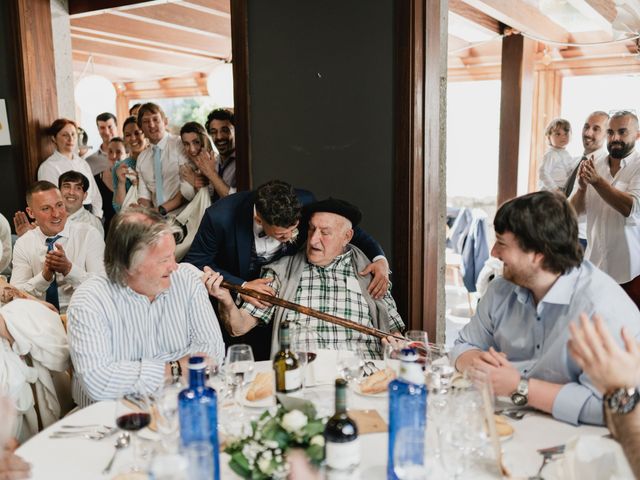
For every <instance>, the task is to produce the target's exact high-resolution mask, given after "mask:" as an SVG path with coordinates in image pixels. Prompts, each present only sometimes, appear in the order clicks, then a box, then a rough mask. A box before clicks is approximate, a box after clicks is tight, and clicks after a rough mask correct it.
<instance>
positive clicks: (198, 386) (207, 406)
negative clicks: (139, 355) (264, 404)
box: [178, 357, 220, 480]
mask: <svg viewBox="0 0 640 480" xmlns="http://www.w3.org/2000/svg"><path fill="white" fill-rule="evenodd" d="M206 366H207V365H206V362H205V360H204V358H203V357H191V358H190V359H189V387H187V388H185V389H184V390H182V391H181V392H180V394H179V395H178V415H179V418H180V441H181V443H182V446H183V447H188V446H189V445H191V444H194V443H201V442H207V441H208V442H210V443H211V447H212V450H213V468H214V475H213V480H220V452H219V446H218V401H217V397H216V392H215V390H214V389H213V388H210V387H207V386H206V385H205V374H204V371H205V367H206Z"/></svg>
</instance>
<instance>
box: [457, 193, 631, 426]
mask: <svg viewBox="0 0 640 480" xmlns="http://www.w3.org/2000/svg"><path fill="white" fill-rule="evenodd" d="M494 226H495V231H496V243H495V245H494V247H493V250H492V256H495V257H497V258H499V259H500V260H502V261H503V263H504V273H503V278H496V279H495V280H493V282H492V283H491V284H490V286H489V289H488V291H487V293H486V295H485V296H484V297H483V298H482V300H481V301H480V303H479V304H478V308H477V311H476V314H475V315H474V316H473V318H472V319H471V322H470V323H469V324H468V325H467V326H466V327H465V328H463V329H462V330H461V331H460V334H459V336H458V339H457V340H456V342H455V346H454V348H453V351H452V352H451V360H452V362H453V363H454V364H455V366H456V368H457V369H458V370H459V371H466V370H470V371H473V370H480V371H482V372H484V373H486V374H487V375H488V378H490V380H491V383H492V385H493V389H494V393H495V394H496V395H498V396H508V397H511V399H512V401H513V402H514V404H516V405H518V406H524V405H530V406H531V407H534V408H536V409H538V410H542V411H544V412H548V413H551V414H552V415H553V416H554V417H555V418H557V419H558V420H562V421H565V422H569V423H572V424H578V423H591V424H598V425H600V424H603V423H604V421H603V416H602V396H601V394H600V393H599V392H598V390H597V389H596V388H595V387H594V386H593V385H592V384H591V382H590V380H589V378H588V377H587V376H586V375H585V374H584V373H583V372H582V370H581V369H580V367H578V365H577V364H576V363H575V361H574V360H573V359H572V358H571V357H570V356H569V355H568V352H567V341H568V339H569V329H568V325H569V323H570V322H574V321H577V320H578V318H579V315H580V314H581V313H585V314H587V315H588V316H589V317H591V316H592V315H593V314H594V313H598V314H599V315H600V316H601V317H602V318H603V319H604V320H605V322H606V323H607V324H608V325H609V329H610V330H611V331H613V332H620V329H621V327H623V326H626V327H627V329H628V330H629V332H631V334H632V335H633V336H635V337H636V338H638V337H640V312H639V311H638V309H637V307H636V306H635V305H634V303H633V302H632V301H631V300H630V299H629V297H628V296H627V295H626V294H625V292H624V291H623V290H622V289H621V288H620V286H619V285H618V284H617V283H616V282H615V281H614V280H613V279H612V278H610V277H609V276H607V275H606V274H605V273H603V272H602V271H600V270H598V269H597V268H596V267H595V266H593V265H592V264H591V263H590V262H588V261H583V252H582V248H581V247H580V246H579V243H578V225H577V221H576V216H575V213H574V211H573V209H572V208H571V207H570V206H569V203H568V202H567V201H566V199H564V198H563V197H562V196H560V195H558V194H556V193H552V192H536V193H532V194H529V195H524V196H522V197H518V198H515V199H513V200H511V201H509V202H507V203H505V204H504V205H502V206H501V207H500V209H499V210H498V212H497V213H496V217H495V220H494ZM611 248H615V246H614V245H612V246H611ZM617 341H618V342H621V340H620V338H619V337H618V338H617Z"/></svg>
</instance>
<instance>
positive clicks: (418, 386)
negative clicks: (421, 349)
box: [387, 348, 427, 480]
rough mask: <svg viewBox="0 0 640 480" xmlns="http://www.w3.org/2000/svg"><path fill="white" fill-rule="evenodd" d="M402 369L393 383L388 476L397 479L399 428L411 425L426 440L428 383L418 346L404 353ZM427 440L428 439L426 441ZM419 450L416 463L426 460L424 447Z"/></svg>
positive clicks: (412, 432) (416, 433) (390, 403)
mask: <svg viewBox="0 0 640 480" xmlns="http://www.w3.org/2000/svg"><path fill="white" fill-rule="evenodd" d="M400 361H401V363H400V373H399V376H398V378H397V379H395V380H393V381H392V382H391V383H389V451H388V456H389V459H388V462H387V479H388V480H397V478H398V477H397V476H396V474H395V472H394V464H393V463H394V458H393V452H394V448H395V444H396V438H397V436H398V432H400V431H401V430H403V429H405V428H409V429H410V434H411V436H412V437H413V436H415V439H416V440H417V441H419V442H424V435H425V430H426V428H427V387H426V386H425V384H424V372H423V371H422V366H421V365H420V364H419V363H418V355H417V354H416V352H415V350H413V349H411V348H405V349H403V350H402V352H401V354H400ZM422 444H424V443H422ZM418 450H419V451H416V452H415V455H416V456H419V457H420V458H416V459H415V461H413V463H415V464H417V465H419V464H423V462H424V458H423V457H424V448H421V449H418Z"/></svg>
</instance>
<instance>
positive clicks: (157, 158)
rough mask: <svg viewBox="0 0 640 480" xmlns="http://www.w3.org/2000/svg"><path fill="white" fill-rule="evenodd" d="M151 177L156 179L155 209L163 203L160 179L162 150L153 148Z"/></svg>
mask: <svg viewBox="0 0 640 480" xmlns="http://www.w3.org/2000/svg"><path fill="white" fill-rule="evenodd" d="M153 175H154V176H155V178H156V207H159V206H160V205H162V204H163V203H164V180H163V178H162V150H160V147H159V146H157V145H154V146H153Z"/></svg>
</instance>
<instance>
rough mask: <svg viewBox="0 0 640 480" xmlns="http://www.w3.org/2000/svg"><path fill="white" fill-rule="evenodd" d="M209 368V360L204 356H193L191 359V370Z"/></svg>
mask: <svg viewBox="0 0 640 480" xmlns="http://www.w3.org/2000/svg"><path fill="white" fill-rule="evenodd" d="M205 368H207V362H205V361H204V357H198V356H195V357H191V358H190V359H189V369H190V370H204V369H205Z"/></svg>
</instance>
